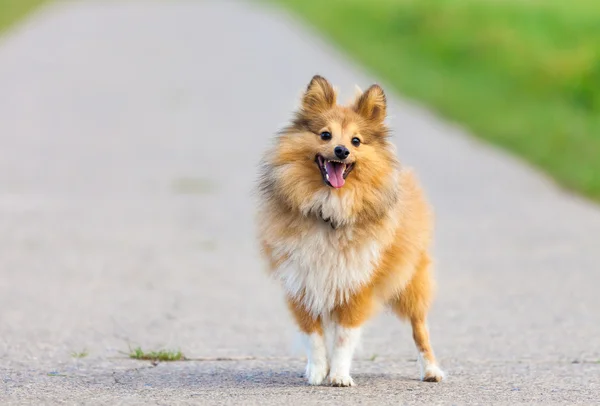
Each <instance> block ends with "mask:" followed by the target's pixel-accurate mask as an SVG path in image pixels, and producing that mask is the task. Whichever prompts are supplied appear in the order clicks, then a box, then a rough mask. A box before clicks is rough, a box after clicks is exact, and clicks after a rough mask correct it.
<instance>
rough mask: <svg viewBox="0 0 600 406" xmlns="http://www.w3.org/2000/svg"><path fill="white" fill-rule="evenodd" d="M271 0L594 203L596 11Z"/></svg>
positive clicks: (559, 5) (571, 5)
mask: <svg viewBox="0 0 600 406" xmlns="http://www.w3.org/2000/svg"><path fill="white" fill-rule="evenodd" d="M272 1H274V2H276V3H279V4H280V5H282V6H284V7H287V8H289V9H291V10H293V11H294V12H295V13H297V14H298V15H299V16H301V17H303V18H305V19H306V20H307V21H309V22H310V23H311V24H312V25H313V26H314V27H315V28H316V29H318V30H320V31H322V32H323V33H325V34H326V35H327V36H329V37H330V38H331V39H333V40H334V42H337V43H338V44H340V45H341V46H342V47H343V48H344V49H346V50H347V52H348V53H349V54H350V55H351V56H353V57H354V58H356V59H357V60H359V61H360V62H362V63H363V64H364V65H366V66H367V67H368V68H370V69H371V70H372V71H373V72H374V73H375V74H377V75H378V76H379V77H381V78H382V79H384V80H385V81H386V82H387V83H389V84H391V85H392V86H394V87H395V88H396V90H398V91H399V92H401V93H403V94H404V95H406V96H407V97H409V98H413V99H415V100H419V101H421V102H423V103H424V104H425V105H427V106H429V107H430V108H432V109H433V110H435V111H437V112H439V113H441V114H442V115H443V116H445V117H447V118H449V119H451V120H454V121H457V122H459V123H462V124H463V125H465V126H466V127H467V128H469V129H470V130H471V131H472V132H473V133H474V134H476V135H478V136H480V137H482V138H484V139H486V140H488V141H491V142H493V143H495V144H497V145H499V146H501V147H503V148H505V149H508V150H510V151H513V152H515V153H517V154H518V155H520V156H522V157H524V158H525V159H527V160H529V161H530V162H532V163H533V164H535V165H537V166H538V167H540V168H542V169H544V170H545V171H547V172H548V173H549V174H550V175H552V176H553V177H554V178H555V179H556V180H558V181H559V183H561V184H562V185H564V186H566V187H568V188H570V189H573V190H577V191H579V192H581V193H584V194H586V195H588V196H591V197H593V198H595V199H599V200H600V4H599V3H598V1H597V0H587V1H586V0H570V1H565V0H327V1H321V0H272ZM331 79H332V81H333V82H335V78H331ZM412 136H414V137H418V136H419V135H418V134H412Z"/></svg>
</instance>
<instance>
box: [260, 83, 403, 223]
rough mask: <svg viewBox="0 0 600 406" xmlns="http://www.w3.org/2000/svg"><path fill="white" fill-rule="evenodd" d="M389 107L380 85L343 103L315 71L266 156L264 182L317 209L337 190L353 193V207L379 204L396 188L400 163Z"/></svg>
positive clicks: (291, 201) (294, 202)
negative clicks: (387, 119) (388, 117)
mask: <svg viewBox="0 0 600 406" xmlns="http://www.w3.org/2000/svg"><path fill="white" fill-rule="evenodd" d="M386 108H387V105H386V97H385V94H384V92H383V89H382V88H381V87H380V86H378V85H372V86H371V87H369V88H368V89H367V90H366V91H365V92H360V93H359V94H357V96H356V97H355V99H354V100H353V101H352V102H351V103H350V104H349V105H346V106H341V105H338V104H337V102H336V92H335V90H334V89H333V87H332V86H331V84H330V83H329V82H328V81H327V80H326V79H325V78H323V77H321V76H314V77H313V78H312V80H311V81H310V83H309V85H308V87H307V89H306V91H305V92H304V95H303V96H302V101H301V106H300V108H299V110H298V111H297V112H296V115H295V118H294V119H293V120H292V122H291V124H290V125H289V126H288V127H287V128H285V129H284V130H283V131H282V132H281V134H280V136H279V137H278V139H277V144H276V146H275V148H274V150H272V151H271V152H270V156H267V157H266V161H267V165H266V166H265V169H264V171H265V172H264V173H263V178H264V180H263V183H264V182H265V180H266V181H267V184H268V185H270V186H271V188H272V191H273V192H275V193H277V194H278V195H279V196H281V197H283V198H284V200H285V201H286V202H287V204H288V205H289V206H290V208H300V209H301V210H302V211H304V212H306V211H307V210H309V211H310V210H313V209H314V207H313V206H314V205H315V204H316V203H315V201H316V198H317V197H320V198H323V196H330V195H332V194H333V195H335V196H337V197H339V198H343V197H350V199H351V200H352V203H351V204H350V203H348V204H347V205H350V206H352V208H351V209H350V208H348V210H350V211H352V212H356V211H357V210H366V209H367V207H369V206H370V207H371V208H373V205H376V204H379V203H381V201H382V200H383V198H384V197H383V195H389V194H390V193H391V192H390V189H392V190H395V188H396V185H390V182H392V183H393V176H392V174H393V173H394V171H395V169H396V164H397V162H396V157H395V154H394V152H393V148H392V147H391V145H390V144H389V141H388V139H387V137H388V132H389V131H388V128H387V126H386V125H385V123H384V120H385V117H386ZM317 200H318V199H317ZM344 200H348V199H344Z"/></svg>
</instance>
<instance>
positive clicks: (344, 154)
mask: <svg viewBox="0 0 600 406" xmlns="http://www.w3.org/2000/svg"><path fill="white" fill-rule="evenodd" d="M333 152H334V153H335V156H337V157H338V158H339V159H346V158H348V155H350V151H348V148H346V147H345V146H343V145H338V146H337V147H335V148H334V149H333Z"/></svg>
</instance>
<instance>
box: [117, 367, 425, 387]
mask: <svg viewBox="0 0 600 406" xmlns="http://www.w3.org/2000/svg"><path fill="white" fill-rule="evenodd" d="M303 367H304V365H303V364H301V363H298V364H297V365H296V363H293V365H289V364H288V365H281V364H277V363H276V364H275V365H271V364H270V363H269V362H264V363H260V364H259V365H252V364H246V363H244V362H241V363H229V362H218V363H210V364H209V363H203V362H202V363H195V362H189V363H188V362H185V363H173V364H167V363H165V364H160V365H158V366H157V367H155V368H136V369H133V370H127V371H122V372H118V373H117V372H114V373H113V374H112V375H111V377H110V379H112V380H114V382H115V383H119V384H123V385H126V386H131V387H138V386H146V387H155V388H175V387H179V388H186V387H187V388H188V389H195V390H197V389H203V390H209V391H211V390H225V389H228V388H233V387H234V388H237V389H242V390H253V389H261V390H263V389H266V390H268V389H277V388H288V389H292V388H327V387H330V388H333V387H331V386H328V385H327V384H323V385H320V386H310V385H308V383H307V382H306V379H305V378H304V376H303V373H302V372H303ZM352 377H353V378H354V380H355V382H356V383H357V384H358V385H359V387H364V386H368V387H371V388H373V387H378V386H381V387H385V386H389V385H390V384H392V383H399V382H402V383H403V384H404V385H411V384H413V383H416V382H418V380H417V379H415V377H407V376H405V375H402V374H398V373H379V372H362V373H361V372H359V371H357V372H356V373H354V374H353V375H352ZM333 389H337V388H333Z"/></svg>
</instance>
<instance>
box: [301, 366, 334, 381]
mask: <svg viewBox="0 0 600 406" xmlns="http://www.w3.org/2000/svg"><path fill="white" fill-rule="evenodd" d="M328 369H329V368H328V367H327V364H313V363H308V364H306V372H305V373H304V376H305V377H306V379H307V381H308V384H309V385H320V384H322V383H323V381H324V380H325V378H326V377H327V374H328V373H329V370H328Z"/></svg>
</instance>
